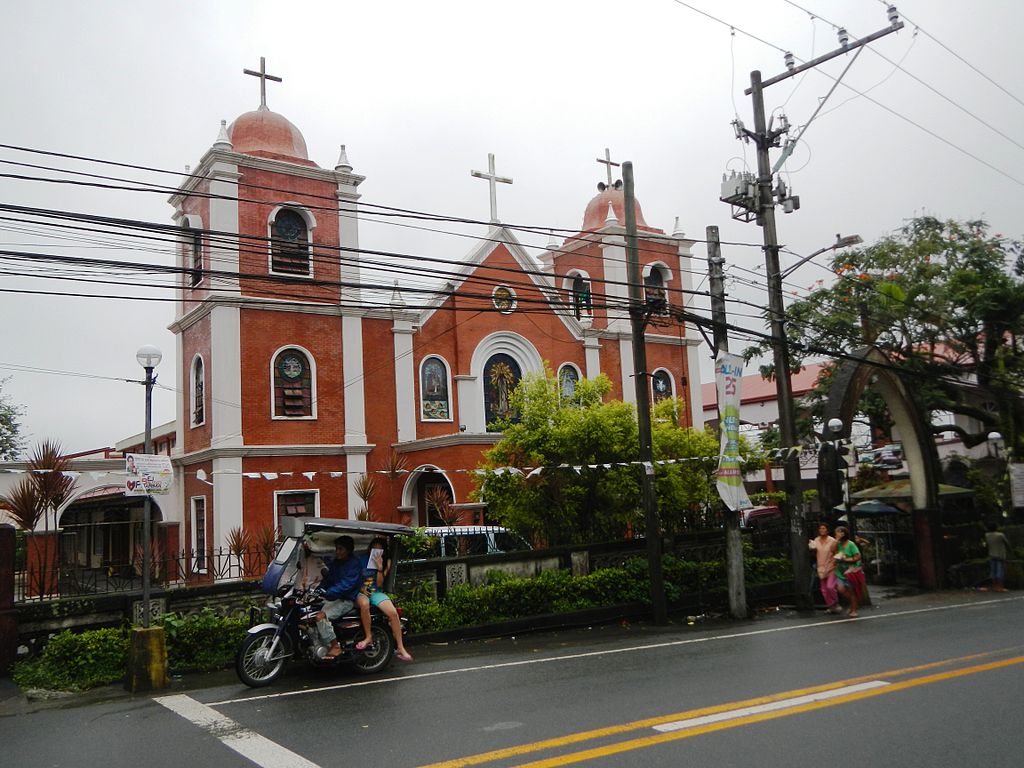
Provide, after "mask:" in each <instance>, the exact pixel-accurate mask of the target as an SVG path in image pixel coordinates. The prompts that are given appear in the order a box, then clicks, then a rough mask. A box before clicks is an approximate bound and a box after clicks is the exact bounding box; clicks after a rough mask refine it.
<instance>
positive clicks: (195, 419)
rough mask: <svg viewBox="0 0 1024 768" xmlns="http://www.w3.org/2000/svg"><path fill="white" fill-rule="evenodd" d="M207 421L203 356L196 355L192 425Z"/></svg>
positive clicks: (195, 425)
mask: <svg viewBox="0 0 1024 768" xmlns="http://www.w3.org/2000/svg"><path fill="white" fill-rule="evenodd" d="M205 421H206V378H205V371H204V369H203V358H201V357H198V356H197V357H196V359H195V362H193V363H192V426H194V427H198V426H199V425H200V424H202V423H204V422H205Z"/></svg>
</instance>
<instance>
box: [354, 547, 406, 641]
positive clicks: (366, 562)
mask: <svg viewBox="0 0 1024 768" xmlns="http://www.w3.org/2000/svg"><path fill="white" fill-rule="evenodd" d="M386 552H387V541H386V540H385V539H384V538H383V537H382V536H377V537H374V539H373V540H372V541H371V542H370V547H369V549H368V550H367V552H366V554H365V555H363V556H362V557H361V558H360V562H361V565H362V566H363V587H362V590H361V591H360V592H359V596H358V597H357V598H356V602H357V603H358V604H359V616H360V619H361V620H362V624H363V639H362V640H360V641H359V642H358V643H356V650H358V651H361V650H363V649H365V648H366V646H368V645H369V644H370V643H371V642H373V638H372V636H371V634H370V606H371V605H375V606H377V608H378V609H379V610H380V612H381V613H383V614H384V615H385V616H387V618H388V623H389V624H390V625H391V634H392V635H393V636H394V638H395V647H396V648H397V649H398V652H397V653H396V654H395V657H396V658H397V659H398V660H399V661H412V655H411V654H410V653H409V652H408V651H407V650H406V649H405V643H403V642H402V623H401V621H400V620H399V618H398V610H397V609H396V608H395V604H394V603H393V602H392V600H391V598H390V597H388V595H387V594H385V593H384V592H382V591H381V589H380V588H381V587H382V586H383V585H384V581H385V579H387V576H388V573H389V572H390V570H391V561H390V560H387V559H385V557H386V556H385V553H386Z"/></svg>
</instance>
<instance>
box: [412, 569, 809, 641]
mask: <svg viewBox="0 0 1024 768" xmlns="http://www.w3.org/2000/svg"><path fill="white" fill-rule="evenodd" d="M745 571H746V574H745V575H746V580H747V583H748V584H766V583H772V582H778V581H787V580H788V579H789V578H790V567H789V561H788V560H786V559H785V558H759V557H749V556H748V557H747V558H746V560H745ZM662 572H663V576H664V582H665V594H666V598H667V599H668V601H669V602H670V603H672V602H677V601H679V600H681V599H682V598H683V596H684V595H686V594H693V593H695V592H716V591H722V590H724V588H725V564H724V563H723V562H722V561H719V560H713V561H708V562H701V563H697V562H693V561H689V560H683V559H681V558H678V557H675V556H673V555H665V557H664V559H663V561H662ZM649 602H650V579H649V578H648V574H647V560H646V559H645V558H641V557H634V558H630V559H629V560H626V561H625V562H624V563H623V564H622V566H621V567H617V568H602V569H601V570H598V571H594V572H593V573H590V574H588V575H586V576H572V575H571V574H570V573H569V572H568V571H544V572H543V573H541V574H540V575H539V576H537V577H535V578H530V579H524V578H519V577H516V576H512V575H509V574H507V573H504V572H501V571H488V573H487V577H486V583H485V584H483V585H480V586H476V587H474V586H471V585H469V584H460V585H458V586H456V587H452V588H451V589H449V590H448V594H447V595H446V596H445V598H444V599H443V600H441V601H435V600H432V599H418V600H408V601H405V602H403V604H402V610H403V613H404V615H405V616H406V617H407V618H408V619H409V628H410V630H411V631H412V632H414V633H424V632H442V631H445V630H449V629H455V628H457V627H465V626H474V625H478V624H488V623H492V622H497V621H505V620H509V619H519V618H524V617H527V616H538V615H541V614H546V613H564V612H567V611H575V610H580V609H583V608H596V607H603V606H610V605H620V604H623V603H649Z"/></svg>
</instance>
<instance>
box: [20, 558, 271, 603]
mask: <svg viewBox="0 0 1024 768" xmlns="http://www.w3.org/2000/svg"><path fill="white" fill-rule="evenodd" d="M273 556H274V553H273V552H267V551H266V550H264V549H261V548H252V549H248V550H241V551H234V550H230V549H226V548H215V549H207V550H203V551H197V550H183V551H181V552H178V553H176V554H174V555H166V554H160V555H157V556H155V557H154V558H153V562H152V571H151V580H152V583H153V585H154V587H156V588H163V589H176V588H182V587H194V586H201V585H204V584H212V583H221V582H226V581H242V580H247V579H248V580H255V579H260V578H262V577H263V574H264V572H265V571H266V569H267V566H268V565H269V564H270V560H271V559H272V558H273ZM141 589H142V563H141V562H140V558H136V559H135V560H133V561H131V562H120V563H117V562H107V563H103V564H102V565H100V566H98V567H90V566H85V565H81V564H79V563H75V562H70V563H69V562H53V563H35V564H34V565H30V566H27V567H23V568H19V569H16V570H15V571H14V600H15V602H30V601H43V600H53V599H58V598H64V597H81V596H83V595H104V594H116V593H131V592H138V591H141Z"/></svg>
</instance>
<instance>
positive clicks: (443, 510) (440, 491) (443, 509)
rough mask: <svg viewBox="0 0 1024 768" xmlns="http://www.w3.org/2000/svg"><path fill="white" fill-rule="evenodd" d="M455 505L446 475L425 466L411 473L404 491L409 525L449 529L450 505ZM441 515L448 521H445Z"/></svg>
mask: <svg viewBox="0 0 1024 768" xmlns="http://www.w3.org/2000/svg"><path fill="white" fill-rule="evenodd" d="M454 503H455V490H454V489H453V487H452V484H451V481H450V480H449V479H448V477H447V476H446V475H445V473H444V472H443V471H442V470H440V469H438V468H437V467H435V466H434V465H432V464H424V465H422V466H419V467H417V468H416V469H414V470H413V471H412V472H410V473H409V477H408V479H407V480H406V481H405V487H404V488H402V508H403V509H405V510H408V511H409V513H410V514H411V517H412V519H411V521H410V522H409V525H411V526H413V527H414V528H418V527H423V526H441V525H448V524H449V523H451V522H456V521H452V520H451V514H452V513H451V512H449V510H450V508H451V505H452V504H454ZM442 515H444V516H447V517H448V518H449V519H448V520H444V519H442Z"/></svg>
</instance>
